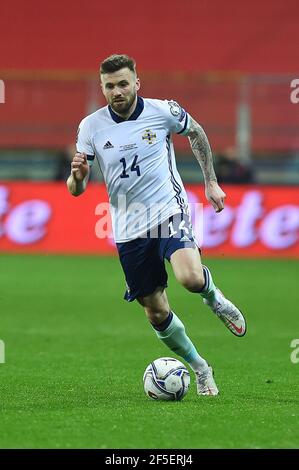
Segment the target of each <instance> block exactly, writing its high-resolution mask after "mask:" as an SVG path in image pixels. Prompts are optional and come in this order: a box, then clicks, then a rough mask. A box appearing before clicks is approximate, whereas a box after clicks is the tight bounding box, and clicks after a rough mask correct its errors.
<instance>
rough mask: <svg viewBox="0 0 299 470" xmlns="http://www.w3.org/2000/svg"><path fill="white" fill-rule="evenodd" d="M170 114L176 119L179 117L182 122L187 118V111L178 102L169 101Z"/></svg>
mask: <svg viewBox="0 0 299 470" xmlns="http://www.w3.org/2000/svg"><path fill="white" fill-rule="evenodd" d="M168 104H169V106H170V112H171V114H172V115H173V116H174V117H178V118H179V121H182V120H183V119H184V117H185V114H186V111H185V110H184V109H183V108H181V106H180V105H179V104H178V103H177V102H176V101H168Z"/></svg>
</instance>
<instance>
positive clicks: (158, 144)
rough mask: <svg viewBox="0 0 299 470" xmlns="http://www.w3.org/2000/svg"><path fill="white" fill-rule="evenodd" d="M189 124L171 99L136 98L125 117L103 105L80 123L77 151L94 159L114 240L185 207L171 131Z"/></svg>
mask: <svg viewBox="0 0 299 470" xmlns="http://www.w3.org/2000/svg"><path fill="white" fill-rule="evenodd" d="M189 122H190V117H189V116H188V113H187V112H186V111H185V110H184V109H183V108H181V107H180V106H179V105H178V104H177V103H176V102H175V101H167V100H165V101H162V100H157V99H143V98H141V97H138V101H137V106H136V109H135V111H134V113H133V114H132V115H131V116H130V118H129V119H128V120H124V119H122V118H121V117H120V116H118V115H117V114H116V113H114V111H113V110H112V108H111V107H110V106H105V107H103V108H101V109H99V110H98V111H96V112H95V113H93V114H90V115H89V116H87V117H86V118H84V119H83V120H82V121H81V123H80V125H79V130H78V139H77V151H78V152H81V153H85V154H86V155H87V159H88V163H89V165H90V166H91V165H92V164H93V162H94V160H95V158H96V159H97V160H98V163H99V166H100V168H101V171H102V173H103V177H104V180H105V183H106V187H107V191H108V195H109V202H110V213H111V218H112V227H113V233H114V239H115V241H116V242H118V243H122V242H127V241H130V240H134V239H135V238H138V237H140V236H142V235H144V234H145V233H147V231H148V230H150V229H153V228H154V227H156V226H157V225H158V224H160V223H161V222H163V221H165V220H167V219H168V218H169V217H171V215H174V214H175V213H178V212H181V211H183V212H187V211H188V201H187V195H186V191H185V189H184V186H183V183H182V180H181V177H180V175H179V173H178V171H177V168H176V162H175V154H174V149H173V144H172V139H171V134H172V133H177V134H185V133H186V132H187V130H188V124H189Z"/></svg>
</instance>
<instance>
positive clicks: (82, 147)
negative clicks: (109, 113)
mask: <svg viewBox="0 0 299 470" xmlns="http://www.w3.org/2000/svg"><path fill="white" fill-rule="evenodd" d="M76 148H77V152H80V153H85V154H86V156H87V162H88V164H89V166H91V165H92V164H93V161H94V157H95V156H94V150H93V147H92V145H91V140H90V130H89V125H88V122H87V120H86V118H84V119H83V120H82V121H81V122H80V124H79V127H78V132H77V141H76Z"/></svg>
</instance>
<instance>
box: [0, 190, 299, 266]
mask: <svg viewBox="0 0 299 470" xmlns="http://www.w3.org/2000/svg"><path fill="white" fill-rule="evenodd" d="M224 190H225V191H226V193H227V195H228V198H227V203H226V208H225V210H224V211H223V212H222V213H221V214H215V212H214V210H213V209H212V208H211V206H210V205H209V204H207V203H206V202H205V199H204V195H203V188H202V187H200V186H197V185H188V186H187V191H188V193H189V199H190V201H191V202H192V203H195V202H199V201H203V202H204V209H203V225H201V218H200V217H199V218H198V219H195V220H198V222H197V223H196V225H195V227H194V228H195V232H196V235H197V239H202V248H203V250H204V254H206V255H217V256H219V255H221V256H245V257H248V256H254V257H259V256H262V257H269V256H274V257H275V256H277V257H279V256H284V257H285V256H289V257H296V258H299V189H298V188H290V187H262V186H252V187H250V186H224ZM103 202H107V194H106V190H105V187H104V185H99V184H90V185H89V188H88V191H86V193H84V194H83V195H82V196H80V197H79V198H74V197H72V196H71V195H69V194H68V192H67V189H66V187H65V185H64V184H62V183H49V184H44V183H43V184H41V183H7V184H2V185H1V186H0V250H1V251H13V252H37V253H82V254H83V253H86V254H109V253H111V254H113V253H116V250H115V247H114V243H113V240H112V238H104V239H100V238H98V237H97V236H96V227H97V224H98V222H99V221H100V219H101V216H100V215H99V210H98V209H97V207H98V205H99V204H100V203H103ZM103 215H105V214H103ZM199 225H200V226H199ZM202 226H203V232H201V229H202Z"/></svg>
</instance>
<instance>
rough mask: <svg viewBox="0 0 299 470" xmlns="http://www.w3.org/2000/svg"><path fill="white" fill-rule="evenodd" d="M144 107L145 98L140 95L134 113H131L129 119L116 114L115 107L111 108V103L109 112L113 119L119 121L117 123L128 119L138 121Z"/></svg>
mask: <svg viewBox="0 0 299 470" xmlns="http://www.w3.org/2000/svg"><path fill="white" fill-rule="evenodd" d="M143 108H144V101H143V99H142V98H141V97H140V96H138V97H137V104H136V108H135V109H134V111H133V113H132V114H131V116H130V117H129V119H123V118H122V117H121V116H119V115H118V114H116V113H115V112H114V111H113V109H112V108H111V106H110V105H109V106H108V109H109V112H110V115H111V117H112V119H113V121H115V122H117V123H120V122H126V121H136V119H137V118H138V117H139V116H140V114H141V113H142V111H143Z"/></svg>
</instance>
